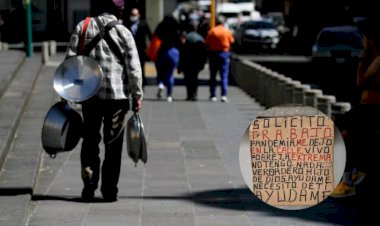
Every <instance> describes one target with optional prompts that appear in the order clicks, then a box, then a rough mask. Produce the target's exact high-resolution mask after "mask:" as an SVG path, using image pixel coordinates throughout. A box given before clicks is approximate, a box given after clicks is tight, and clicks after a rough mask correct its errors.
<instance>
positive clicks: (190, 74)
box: [183, 69, 200, 100]
mask: <svg viewBox="0 0 380 226" xmlns="http://www.w3.org/2000/svg"><path fill="white" fill-rule="evenodd" d="M199 72H200V70H198V69H188V70H184V71H183V75H184V80H185V85H186V91H187V92H186V93H187V99H188V100H190V99H192V98H197V93H198V83H199V81H198V74H199Z"/></svg>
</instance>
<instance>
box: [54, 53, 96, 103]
mask: <svg viewBox="0 0 380 226" xmlns="http://www.w3.org/2000/svg"><path fill="white" fill-rule="evenodd" d="M53 82H54V89H55V91H56V92H57V93H58V95H59V96H61V97H62V98H63V99H65V100H68V101H71V102H82V101H85V100H87V99H89V98H91V97H92V96H94V95H95V94H96V93H97V92H98V90H99V88H100V86H101V85H102V82H103V71H102V69H101V67H100V66H99V64H98V63H97V62H96V61H95V60H93V59H92V58H90V57H87V56H72V57H70V58H67V59H65V60H64V61H63V62H62V63H61V64H60V65H59V66H58V68H57V70H56V71H55V74H54V81H53Z"/></svg>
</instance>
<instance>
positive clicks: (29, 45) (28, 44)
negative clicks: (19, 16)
mask: <svg viewBox="0 0 380 226" xmlns="http://www.w3.org/2000/svg"><path fill="white" fill-rule="evenodd" d="M25 4H26V34H27V40H26V56H27V57H32V56H33V35H32V7H31V5H30V0H25Z"/></svg>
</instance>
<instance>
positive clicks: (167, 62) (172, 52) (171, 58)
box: [156, 47, 179, 96]
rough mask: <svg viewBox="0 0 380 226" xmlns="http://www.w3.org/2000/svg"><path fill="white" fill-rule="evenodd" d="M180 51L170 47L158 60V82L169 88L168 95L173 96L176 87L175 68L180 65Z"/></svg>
mask: <svg viewBox="0 0 380 226" xmlns="http://www.w3.org/2000/svg"><path fill="white" fill-rule="evenodd" d="M178 62H179V51H178V49H177V48H174V47H172V48H170V49H168V50H166V51H163V52H162V53H160V55H159V56H158V59H157V61H156V69H157V84H160V83H163V84H164V85H165V86H166V88H167V96H171V95H172V93H173V87H174V70H175V68H176V67H177V66H178Z"/></svg>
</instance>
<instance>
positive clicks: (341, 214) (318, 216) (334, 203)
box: [32, 188, 357, 226]
mask: <svg viewBox="0 0 380 226" xmlns="http://www.w3.org/2000/svg"><path fill="white" fill-rule="evenodd" d="M119 199H147V200H185V201H189V202H193V203H195V204H199V205H204V206H209V207H212V208H221V209H228V210H231V211H244V210H245V211H247V212H248V213H252V214H254V213H255V212H265V213H266V216H268V217H288V218H299V219H305V220H307V221H314V222H329V223H334V224H337V225H352V226H354V225H357V224H356V223H355V222H357V209H356V208H355V207H354V203H355V201H354V200H353V199H352V198H349V199H346V198H345V199H339V200H336V199H330V198H328V199H326V200H325V201H323V202H321V203H319V204H318V205H316V206H313V207H310V208H307V209H302V210H283V209H278V208H275V207H272V206H270V205H268V204H266V203H264V202H262V201H261V200H259V199H258V198H256V197H255V196H254V195H253V194H252V192H251V191H250V190H249V189H248V188H236V189H230V188H228V189H219V190H206V191H203V192H195V193H188V194H183V195H180V196H120V197H119ZM32 200H34V201H47V200H58V201H69V202H80V203H84V202H85V201H83V200H82V199H81V198H80V197H70V196H54V195H33V196H32ZM91 202H93V203H102V202H104V201H103V200H102V199H101V198H97V197H96V198H95V199H94V200H93V201H91ZM260 216H262V215H260Z"/></svg>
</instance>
